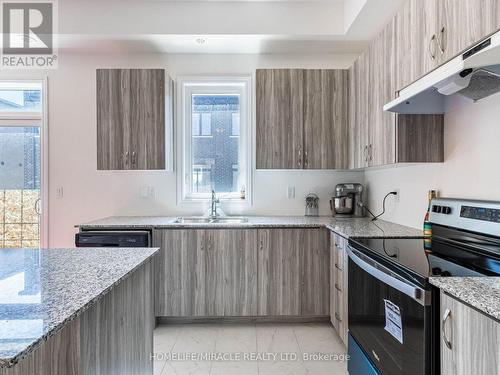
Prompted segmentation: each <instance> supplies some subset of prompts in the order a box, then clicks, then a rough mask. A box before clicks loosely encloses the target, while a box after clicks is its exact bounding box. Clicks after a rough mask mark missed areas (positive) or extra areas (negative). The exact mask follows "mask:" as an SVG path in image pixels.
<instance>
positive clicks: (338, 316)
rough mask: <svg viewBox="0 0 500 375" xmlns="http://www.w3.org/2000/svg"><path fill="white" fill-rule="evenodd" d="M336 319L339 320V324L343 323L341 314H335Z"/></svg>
mask: <svg viewBox="0 0 500 375" xmlns="http://www.w3.org/2000/svg"><path fill="white" fill-rule="evenodd" d="M335 319H337V320H338V321H339V322H341V321H342V319H341V318H340V315H339V313H335Z"/></svg>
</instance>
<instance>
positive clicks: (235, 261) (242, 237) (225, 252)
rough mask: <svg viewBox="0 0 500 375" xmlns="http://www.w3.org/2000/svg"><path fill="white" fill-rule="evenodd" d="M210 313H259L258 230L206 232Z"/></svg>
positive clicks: (217, 314)
mask: <svg viewBox="0 0 500 375" xmlns="http://www.w3.org/2000/svg"><path fill="white" fill-rule="evenodd" d="M205 235H206V239H205V241H206V242H205V243H206V244H207V245H208V247H206V248H205V251H206V268H205V270H204V272H205V274H204V276H205V290H206V300H205V304H206V315H207V316H255V315H257V230H254V229H227V230H226V229H224V230H220V229H214V230H207V231H206V234H205Z"/></svg>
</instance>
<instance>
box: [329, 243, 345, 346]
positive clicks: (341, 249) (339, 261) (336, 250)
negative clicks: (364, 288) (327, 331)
mask: <svg viewBox="0 0 500 375" xmlns="http://www.w3.org/2000/svg"><path fill="white" fill-rule="evenodd" d="M330 236H331V237H330V321H331V322H332V325H333V327H334V328H335V330H336V331H337V333H338V334H339V336H340V338H341V339H342V341H343V342H344V344H345V345H346V346H347V318H348V316H347V263H348V258H347V252H346V248H347V240H346V239H345V238H343V237H341V236H339V235H338V234H335V233H331V234H330Z"/></svg>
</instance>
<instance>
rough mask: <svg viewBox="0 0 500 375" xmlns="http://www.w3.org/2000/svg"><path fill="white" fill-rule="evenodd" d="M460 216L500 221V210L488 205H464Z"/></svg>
mask: <svg viewBox="0 0 500 375" xmlns="http://www.w3.org/2000/svg"><path fill="white" fill-rule="evenodd" d="M460 217H464V218H466V219H474V220H482V221H492V222H494V223H500V210H499V209H495V208H486V207H474V206H462V207H461V208H460Z"/></svg>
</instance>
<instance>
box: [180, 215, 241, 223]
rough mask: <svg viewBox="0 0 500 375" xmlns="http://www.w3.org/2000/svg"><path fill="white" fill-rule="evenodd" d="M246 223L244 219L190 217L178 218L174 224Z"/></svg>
mask: <svg viewBox="0 0 500 375" xmlns="http://www.w3.org/2000/svg"><path fill="white" fill-rule="evenodd" d="M246 222H248V218H246V217H236V216H232V217H231V216H222V217H215V218H211V217H205V216H190V217H178V218H177V219H176V220H175V221H174V223H175V224H241V223H246Z"/></svg>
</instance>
